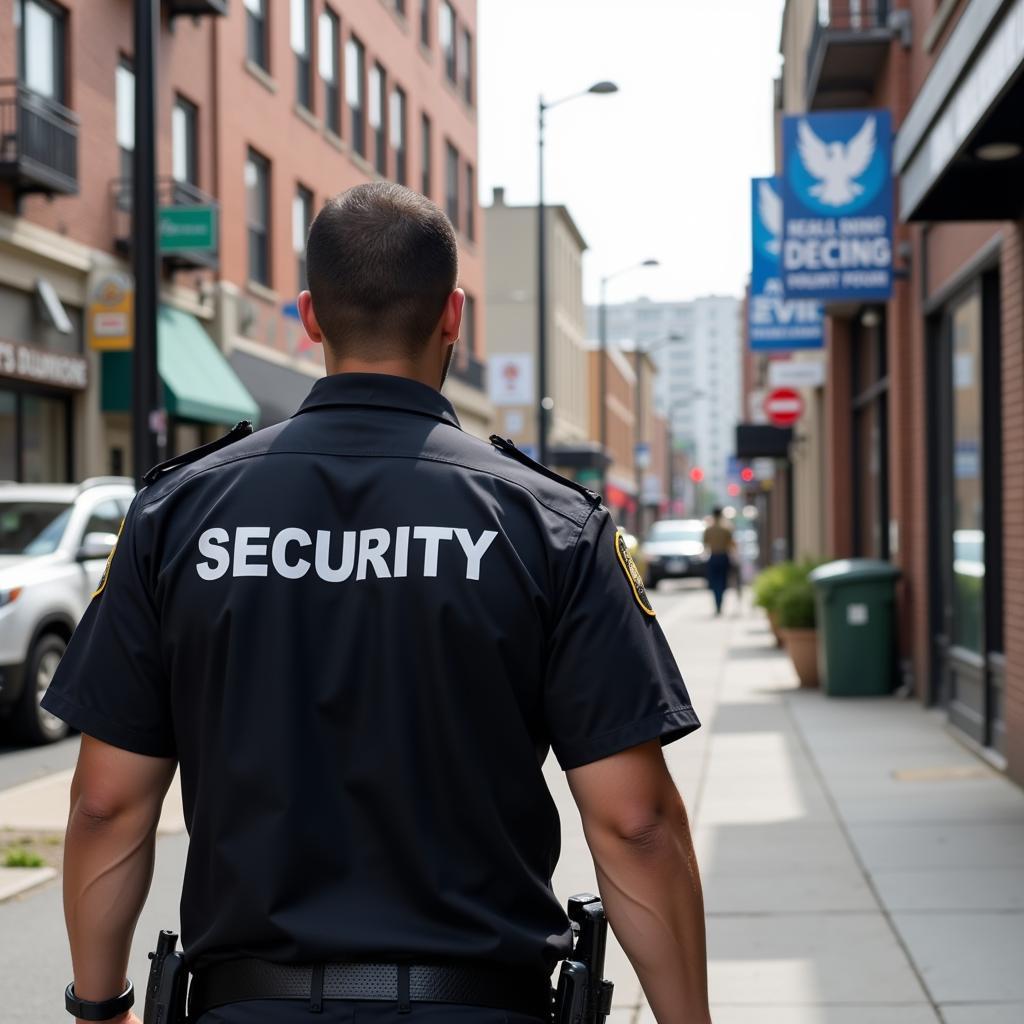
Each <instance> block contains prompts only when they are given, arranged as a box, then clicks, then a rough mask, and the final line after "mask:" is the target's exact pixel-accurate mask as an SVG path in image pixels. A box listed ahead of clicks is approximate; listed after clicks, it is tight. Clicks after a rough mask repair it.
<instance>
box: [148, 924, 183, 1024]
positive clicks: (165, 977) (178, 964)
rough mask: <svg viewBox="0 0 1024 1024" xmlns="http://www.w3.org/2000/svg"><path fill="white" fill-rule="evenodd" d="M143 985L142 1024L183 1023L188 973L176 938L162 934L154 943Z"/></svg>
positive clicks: (167, 932)
mask: <svg viewBox="0 0 1024 1024" xmlns="http://www.w3.org/2000/svg"><path fill="white" fill-rule="evenodd" d="M149 959H150V961H151V964H150V968H149V981H148V983H147V985H146V1010H145V1014H144V1015H143V1018H142V1019H143V1022H144V1024H185V1000H186V998H187V995H188V970H187V969H186V967H185V954H184V953H182V952H181V951H180V950H179V949H178V936H177V934H176V933H175V932H172V931H166V930H165V931H162V932H161V933H160V935H159V936H158V938H157V940H156V951H155V952H153V953H150V954H149Z"/></svg>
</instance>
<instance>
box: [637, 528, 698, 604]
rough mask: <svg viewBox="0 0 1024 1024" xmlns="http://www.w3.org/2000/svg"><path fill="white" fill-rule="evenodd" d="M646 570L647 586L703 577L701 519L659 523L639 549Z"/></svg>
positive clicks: (652, 586)
mask: <svg viewBox="0 0 1024 1024" xmlns="http://www.w3.org/2000/svg"><path fill="white" fill-rule="evenodd" d="M640 553H641V554H642V555H643V558H644V562H645V563H646V566H647V579H646V580H645V582H646V583H647V586H649V587H651V588H652V589H653V588H654V587H656V586H657V585H658V581H659V580H666V579H684V578H685V577H687V576H703V575H704V570H705V564H704V563H705V558H704V521H703V520H701V519H659V520H658V522H656V523H655V524H654V525H653V526H652V527H651V532H650V533H649V534H648V535H647V539H646V540H645V541H644V542H643V544H641V545H640Z"/></svg>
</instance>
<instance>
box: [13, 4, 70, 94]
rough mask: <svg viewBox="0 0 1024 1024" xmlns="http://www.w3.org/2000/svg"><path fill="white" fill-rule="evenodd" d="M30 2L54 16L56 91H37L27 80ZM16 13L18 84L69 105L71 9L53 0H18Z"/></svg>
mask: <svg viewBox="0 0 1024 1024" xmlns="http://www.w3.org/2000/svg"><path fill="white" fill-rule="evenodd" d="M29 4H31V5H32V6H34V7H37V8H39V10H41V11H43V12H44V13H46V14H47V15H49V16H50V18H51V19H52V29H53V31H52V33H51V45H52V48H53V54H52V57H53V77H54V95H53V96H47V95H46V94H45V93H40V92H36V91H35V90H34V89H31V87H30V86H29V84H28V78H27V76H26V74H25V72H26V71H27V69H28V54H27V52H26V45H27V42H28V40H27V33H26V29H27V17H26V7H27V6H28V5H29ZM14 13H15V15H16V17H17V19H18V23H17V26H16V28H17V33H18V38H17V41H16V45H17V47H18V84H19V85H21V86H23V87H24V88H26V89H29V91H30V92H31V93H32V95H33V96H39V97H41V98H42V99H44V100H48V101H50V102H51V103H59V104H60V105H61V106H62V107H66V106H67V105H68V70H67V62H68V11H67V8H65V7H62V6H61V5H60V4H58V3H54V2H53V0H17V4H16V6H15V8H14Z"/></svg>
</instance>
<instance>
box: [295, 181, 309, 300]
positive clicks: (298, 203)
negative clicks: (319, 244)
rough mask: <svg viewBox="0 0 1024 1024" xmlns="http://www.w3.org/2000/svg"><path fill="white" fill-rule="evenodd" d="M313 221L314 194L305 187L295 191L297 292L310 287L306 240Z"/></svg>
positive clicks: (301, 186)
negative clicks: (307, 270)
mask: <svg viewBox="0 0 1024 1024" xmlns="http://www.w3.org/2000/svg"><path fill="white" fill-rule="evenodd" d="M312 221H313V193H312V192H310V190H309V189H308V188H306V187H305V186H303V185H299V186H298V187H297V188H296V189H295V196H294V198H293V199H292V249H293V250H294V252H295V267H296V271H295V284H296V290H297V291H300V292H301V291H303V290H304V289H305V288H308V287H309V283H308V281H307V280H306V238H307V236H308V235H309V225H310V224H311V223H312Z"/></svg>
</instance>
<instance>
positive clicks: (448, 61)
mask: <svg viewBox="0 0 1024 1024" xmlns="http://www.w3.org/2000/svg"><path fill="white" fill-rule="evenodd" d="M437 38H438V41H439V42H440V44H441V53H442V54H444V70H445V73H446V74H447V75H448V78H449V80H450V81H452V82H456V81H458V75H457V68H456V66H455V10H454V9H453V8H452V5H451V4H450V3H448V0H441V6H440V7H439V8H438V9H437Z"/></svg>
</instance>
